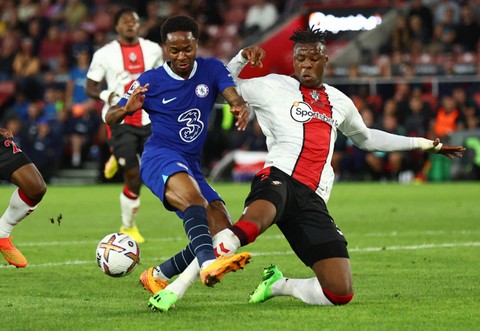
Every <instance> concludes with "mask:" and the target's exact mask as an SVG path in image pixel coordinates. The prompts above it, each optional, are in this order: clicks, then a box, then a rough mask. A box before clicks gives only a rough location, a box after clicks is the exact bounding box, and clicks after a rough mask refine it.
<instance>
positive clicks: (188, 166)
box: [140, 149, 223, 218]
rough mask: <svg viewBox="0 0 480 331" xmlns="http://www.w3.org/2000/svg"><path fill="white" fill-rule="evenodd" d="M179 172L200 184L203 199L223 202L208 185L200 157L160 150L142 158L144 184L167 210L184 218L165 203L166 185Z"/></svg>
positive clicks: (141, 172)
mask: <svg viewBox="0 0 480 331" xmlns="http://www.w3.org/2000/svg"><path fill="white" fill-rule="evenodd" d="M177 172H186V173H188V174H189V175H190V176H192V177H193V178H194V179H195V180H196V182H197V183H198V186H199V187H200V191H201V192H202V195H203V197H204V198H205V200H207V201H208V202H209V203H210V202H212V201H214V200H222V198H221V197H220V195H219V194H218V193H217V192H216V191H215V190H214V189H213V187H211V186H210V185H209V184H208V183H207V180H206V179H205V176H204V175H203V172H202V169H201V166H200V157H193V156H190V155H188V154H183V153H180V152H178V151H173V150H171V149H159V150H158V151H157V153H156V155H154V156H148V157H146V156H145V154H144V155H143V156H142V162H141V165H140V175H141V177H142V181H143V183H144V184H145V185H146V186H147V187H148V188H149V189H150V190H151V191H152V192H153V194H155V195H156V196H157V197H158V198H159V199H160V200H161V201H162V203H163V205H164V206H165V208H166V209H167V210H170V211H175V212H176V213H177V215H178V216H179V217H180V218H183V213H181V212H180V211H179V210H177V209H176V208H174V207H172V206H170V204H169V203H168V202H167V201H165V183H166V182H167V180H168V178H169V177H170V176H171V175H173V174H176V173H177ZM222 201H223V200H222Z"/></svg>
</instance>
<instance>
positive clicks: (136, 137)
mask: <svg viewBox="0 0 480 331" xmlns="http://www.w3.org/2000/svg"><path fill="white" fill-rule="evenodd" d="M110 129H111V131H112V136H111V137H110V139H109V140H108V144H109V145H110V147H112V153H113V155H115V158H116V159H117V161H118V164H119V165H120V166H121V167H122V168H123V169H124V170H130V169H132V168H135V167H136V166H138V165H139V164H140V163H139V161H138V158H139V156H140V155H142V152H143V145H144V144H145V141H147V139H148V137H150V134H151V132H152V131H151V124H149V125H145V126H133V125H127V124H116V125H112V126H110Z"/></svg>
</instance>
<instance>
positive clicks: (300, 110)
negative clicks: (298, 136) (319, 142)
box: [290, 101, 338, 127]
mask: <svg viewBox="0 0 480 331" xmlns="http://www.w3.org/2000/svg"><path fill="white" fill-rule="evenodd" d="M290 115H291V116H292V118H293V119H294V120H295V121H297V122H300V123H306V122H308V121H310V120H311V119H312V118H317V119H319V120H321V121H324V122H327V123H328V124H330V125H331V126H333V127H337V126H338V125H337V121H336V120H334V119H333V118H330V117H328V116H327V115H325V114H322V113H319V112H316V111H314V110H313V109H312V107H310V105H309V104H308V103H306V102H303V101H295V102H294V103H293V105H292V107H291V108H290Z"/></svg>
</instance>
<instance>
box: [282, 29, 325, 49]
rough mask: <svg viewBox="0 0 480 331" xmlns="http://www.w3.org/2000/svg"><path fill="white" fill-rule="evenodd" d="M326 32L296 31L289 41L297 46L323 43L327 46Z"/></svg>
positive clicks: (317, 30) (316, 30)
mask: <svg viewBox="0 0 480 331" xmlns="http://www.w3.org/2000/svg"><path fill="white" fill-rule="evenodd" d="M325 36H326V32H324V31H321V30H320V29H308V30H296V31H295V32H293V34H292V35H291V36H290V38H289V40H291V41H293V42H294V45H296V44H309V43H321V44H322V45H325Z"/></svg>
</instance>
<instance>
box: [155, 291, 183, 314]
mask: <svg viewBox="0 0 480 331" xmlns="http://www.w3.org/2000/svg"><path fill="white" fill-rule="evenodd" d="M177 300H178V295H177V294H176V293H173V292H172V291H170V290H161V291H159V292H157V293H155V295H153V296H152V297H151V298H150V300H148V306H149V307H150V309H152V310H153V311H162V312H166V311H168V310H169V309H170V308H172V307H175V302H177Z"/></svg>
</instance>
